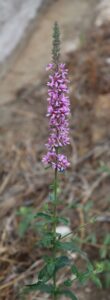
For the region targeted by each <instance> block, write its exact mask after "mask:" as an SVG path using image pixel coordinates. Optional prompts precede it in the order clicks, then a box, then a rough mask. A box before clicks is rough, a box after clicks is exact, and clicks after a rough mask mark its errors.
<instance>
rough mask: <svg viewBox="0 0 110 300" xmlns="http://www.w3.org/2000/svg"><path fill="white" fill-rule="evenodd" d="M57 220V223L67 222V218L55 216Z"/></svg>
mask: <svg viewBox="0 0 110 300" xmlns="http://www.w3.org/2000/svg"><path fill="white" fill-rule="evenodd" d="M57 222H59V223H63V224H64V225H68V224H69V220H68V219H66V218H64V217H58V218H57Z"/></svg>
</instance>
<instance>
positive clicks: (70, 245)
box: [56, 240, 81, 253]
mask: <svg viewBox="0 0 110 300" xmlns="http://www.w3.org/2000/svg"><path fill="white" fill-rule="evenodd" d="M56 248H57V249H61V250H64V251H73V252H78V253H81V250H80V249H79V247H78V246H76V245H75V244H74V242H73V241H70V242H61V240H59V241H57V242H56Z"/></svg>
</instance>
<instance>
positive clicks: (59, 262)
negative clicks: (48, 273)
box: [55, 256, 70, 271]
mask: <svg viewBox="0 0 110 300" xmlns="http://www.w3.org/2000/svg"><path fill="white" fill-rule="evenodd" d="M69 264H70V260H69V258H68V257H67V256H60V257H57V258H56V263H55V270H56V271H58V270H59V269H61V268H64V267H65V266H68V265H69Z"/></svg>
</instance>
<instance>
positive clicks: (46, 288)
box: [25, 281, 54, 294]
mask: <svg viewBox="0 0 110 300" xmlns="http://www.w3.org/2000/svg"><path fill="white" fill-rule="evenodd" d="M38 290H39V291H41V292H43V293H47V294H53V290H54V288H53V285H52V284H45V283H43V282H42V281H38V282H37V283H35V284H30V285H26V288H25V291H26V292H27V293H28V292H34V291H38Z"/></svg>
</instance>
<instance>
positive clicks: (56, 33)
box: [52, 22, 60, 65]
mask: <svg viewBox="0 0 110 300" xmlns="http://www.w3.org/2000/svg"><path fill="white" fill-rule="evenodd" d="M52 58H53V63H55V64H56V65H57V64H58V63H59V58H60V30H59V26H58V23H57V22H55V24H54V28H53V49H52Z"/></svg>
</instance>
